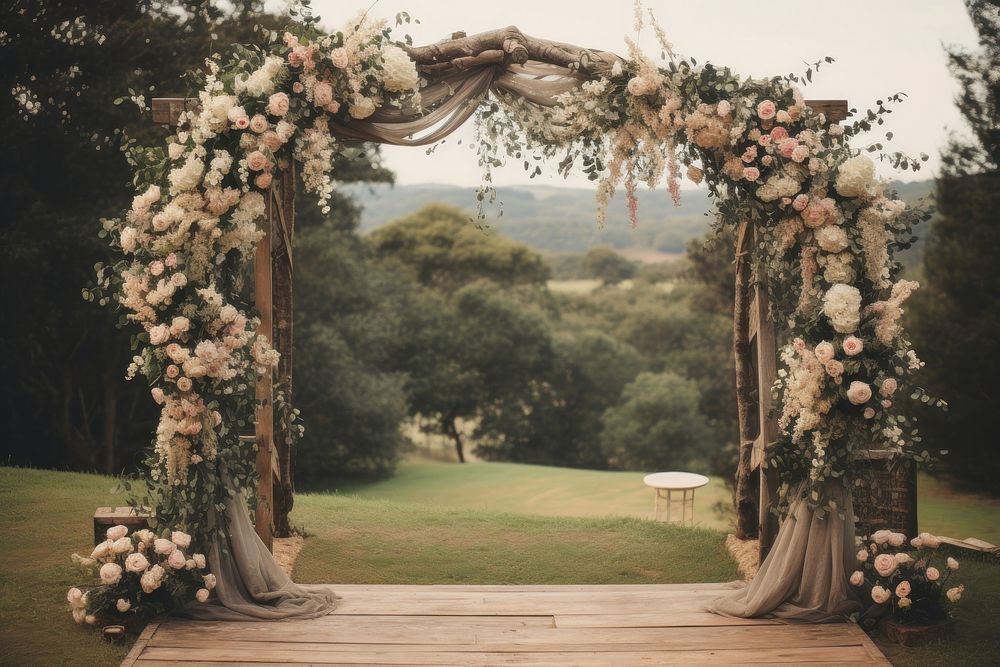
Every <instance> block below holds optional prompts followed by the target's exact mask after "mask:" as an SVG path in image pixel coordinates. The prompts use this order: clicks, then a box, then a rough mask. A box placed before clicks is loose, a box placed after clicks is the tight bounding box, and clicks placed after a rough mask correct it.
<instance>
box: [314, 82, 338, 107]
mask: <svg viewBox="0 0 1000 667" xmlns="http://www.w3.org/2000/svg"><path fill="white" fill-rule="evenodd" d="M313 101H314V102H315V103H316V106H318V107H325V106H326V105H327V104H329V103H330V102H332V101H333V86H331V85H330V84H329V83H327V82H326V81H320V82H318V83H317V84H316V85H315V86H313Z"/></svg>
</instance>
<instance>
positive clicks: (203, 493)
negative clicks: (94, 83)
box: [74, 15, 420, 616]
mask: <svg viewBox="0 0 1000 667" xmlns="http://www.w3.org/2000/svg"><path fill="white" fill-rule="evenodd" d="M311 26H312V22H306V23H304V24H300V25H298V26H297V27H296V28H295V30H296V33H294V34H293V33H292V32H285V33H284V34H283V35H281V36H279V35H277V34H274V35H272V36H271V38H270V41H269V43H268V44H266V45H265V46H263V47H258V46H236V47H234V48H233V50H232V52H231V53H229V54H228V55H227V56H226V57H223V56H218V55H217V56H213V57H212V58H210V59H208V60H207V61H206V63H205V70H204V71H203V72H194V73H192V74H191V77H190V80H191V81H193V82H194V85H195V87H196V92H197V97H198V99H199V103H200V104H199V108H198V110H196V111H188V112H185V113H184V114H183V115H182V116H181V118H180V122H179V124H178V131H177V132H176V133H175V134H174V135H173V136H171V137H170V138H169V139H168V142H167V144H166V146H165V148H144V147H139V146H135V145H134V144H127V145H126V146H125V149H126V156H127V158H128V159H129V161H130V163H131V164H132V165H133V167H134V169H135V179H134V181H135V186H136V189H137V192H138V193H139V194H138V195H137V196H136V197H135V199H134V200H133V202H132V207H131V209H130V210H128V211H127V212H126V213H125V215H124V216H123V217H121V218H118V219H112V220H104V221H102V223H103V229H102V236H106V237H107V238H108V239H109V241H110V243H111V244H112V246H113V247H114V248H115V249H117V250H119V251H120V252H121V254H122V256H123V258H122V260H121V261H119V262H117V263H116V264H114V265H113V266H104V265H98V266H97V286H96V288H95V289H93V290H88V291H85V297H86V298H88V299H89V300H97V301H100V303H102V304H107V305H111V306H112V307H115V308H118V309H120V310H121V311H122V313H123V316H122V318H121V324H122V325H137V326H138V327H139V333H137V334H136V335H135V336H134V337H133V341H132V345H133V349H134V350H135V356H134V357H133V359H132V363H131V364H130V365H129V367H128V371H127V377H129V378H134V377H138V376H142V377H144V378H145V380H146V381H147V382H149V384H150V391H151V396H152V399H153V400H154V401H155V402H156V403H157V404H159V405H160V406H161V414H160V420H159V424H158V426H157V429H156V434H155V439H154V442H153V447H152V451H151V452H150V455H149V457H148V459H147V461H146V464H147V466H148V469H149V474H148V480H147V484H146V487H147V491H146V494H147V495H146V496H145V497H143V498H141V499H137V500H136V503H137V504H141V505H143V506H146V507H152V508H153V509H154V516H153V521H154V522H155V524H156V525H157V526H159V527H161V528H162V529H163V530H167V531H170V530H173V531H186V532H184V533H181V532H174V533H173V534H174V535H182V534H190V535H192V539H193V546H194V547H195V548H198V549H204V548H205V546H206V543H207V542H206V541H207V538H208V537H209V535H210V532H211V531H213V530H222V529H223V526H220V525H218V523H217V522H216V521H215V517H217V516H218V512H219V511H221V510H222V508H223V502H224V500H225V495H224V494H225V493H226V489H225V488H224V485H223V483H222V481H221V477H220V474H221V473H220V464H223V463H224V464H225V469H226V471H227V474H228V475H229V477H230V478H231V479H232V480H233V482H234V483H235V485H236V487H237V489H238V490H239V491H243V490H248V489H250V488H252V482H253V479H254V475H255V472H254V467H253V461H254V453H253V451H252V446H250V447H248V446H246V445H241V444H240V441H239V437H238V433H237V431H236V429H237V428H238V427H240V426H244V425H246V424H248V423H250V422H251V420H252V417H253V409H254V404H253V389H254V383H255V380H256V378H257V375H258V374H259V373H265V372H270V370H271V369H272V368H273V367H274V366H275V365H276V364H277V361H278V354H277V352H276V351H275V350H273V349H272V348H271V346H270V344H269V341H268V340H267V338H266V337H265V336H263V335H261V334H259V333H258V332H257V331H256V328H257V326H258V323H259V322H258V320H257V318H256V317H255V316H254V315H253V314H252V311H251V307H250V305H249V304H248V303H246V302H245V301H244V300H243V298H242V297H241V284H242V280H243V276H244V275H245V272H246V268H247V265H248V262H249V261H250V260H251V259H252V257H253V253H254V248H255V245H256V243H257V241H258V240H259V239H260V238H261V232H260V230H259V229H258V226H257V222H258V219H259V218H260V217H261V216H262V215H264V213H265V209H266V205H267V203H266V197H268V196H270V186H271V182H272V180H273V174H274V170H275V169H276V168H278V166H279V164H280V163H282V162H285V163H287V162H289V161H291V160H295V161H296V162H298V163H299V164H300V165H301V168H300V173H301V176H302V180H303V183H304V185H305V187H306V189H307V190H308V191H309V192H312V193H315V194H316V195H317V197H318V198H319V200H320V202H321V203H322V204H325V202H326V200H327V199H328V198H329V197H330V195H331V193H332V181H331V170H332V168H333V157H334V154H335V153H336V152H337V151H339V150H341V149H342V148H341V147H340V146H339V145H338V144H337V141H336V139H335V138H334V136H333V134H331V129H330V124H331V122H348V119H351V118H353V119H360V118H366V117H368V116H370V115H371V114H372V113H374V112H375V110H376V109H377V108H378V107H380V106H384V105H402V104H408V105H419V104H420V96H419V90H418V84H419V78H418V76H417V70H416V67H415V65H414V64H413V62H412V61H411V60H410V59H409V57H408V56H407V55H406V53H405V51H403V49H402V48H400V47H399V46H398V45H396V44H395V43H393V42H392V41H391V40H390V39H389V34H390V33H389V29H388V28H387V24H386V23H385V21H380V20H374V19H370V18H367V17H366V16H364V15H360V16H359V17H358V18H357V19H356V20H354V21H352V22H350V23H349V24H347V25H346V26H345V27H344V28H343V30H342V31H340V32H337V33H335V34H330V35H324V34H320V33H318V32H317V31H316V30H315V29H314V28H313V27H311ZM324 210H328V209H324ZM119 539H126V538H124V537H122V536H119V537H118V538H116V540H119ZM157 543H159V544H162V545H163V548H166V543H165V542H157ZM138 544H145V542H143V541H140V542H138V543H136V545H135V546H136V557H135V558H133V562H134V563H135V562H139V561H140V557H141V553H142V552H140V551H138ZM122 545H123V548H124V543H122ZM182 548H187V545H186V544H185V545H183V547H182ZM101 549H102V547H99V548H98V551H100V550H101ZM154 552H155V553H157V554H159V551H156V550H155V548H154ZM171 553H174V552H171ZM177 553H179V552H177ZM173 559H174V561H176V562H178V563H179V562H180V561H179V559H180V556H177V555H174V556H173ZM86 560H95V561H97V560H100V558H99V557H98V556H97V555H95V556H92V558H91V559H86ZM200 562H201V561H197V562H196V568H195V571H200V569H201V568H202V567H203V566H204V564H203V563H201V564H200V565H198V564H197V563H200ZM111 565H112V562H111V561H108V563H106V564H105V566H104V567H103V568H102V569H105V568H106V569H107V570H108V571H111V570H113V569H116V568H117V569H121V565H122V564H117V565H114V567H112V566H111ZM150 567H151V568H152V569H150V570H148V571H146V576H147V580H148V579H150V578H151V577H153V576H154V575H153V574H150V573H151V572H153V571H155V572H157V573H159V574H158V575H157V576H160V577H163V583H164V585H166V586H167V587H168V588H169V589H170V590H171V596H172V598H173V599H174V600H175V601H179V600H180V597H183V596H182V595H181V593H182V592H183V591H185V590H187V588H186V586H185V585H184V583H185V582H186V581H187V580H186V579H184V576H185V575H183V574H182V573H183V572H189V571H190V570H188V569H186V568H181V569H178V568H173V567H171V568H166V567H164V566H161V565H152V566H150ZM125 568H126V572H132V570H129V569H128V566H125ZM156 568H159V569H156ZM168 574H169V575H171V576H167V575H168ZM196 576H200V575H196ZM133 578H134V577H131V576H129V577H126V579H125V580H123V581H128V582H129V583H128V584H127V589H128V590H127V591H126V590H125V589H124V588H121V586H126V584H120V585H119V587H117V588H114V589H113V590H114V591H116V593H115V594H119V593H120V594H121V595H122V596H123V597H122V598H121V599H123V600H125V601H126V602H127V603H128V604H130V605H132V604H134V603H135V602H136V598H135V597H134V596H135V595H136V594H137V593H136V590H137V589H135V588H134V587H132V583H134V582H132V579H133ZM127 593H128V595H127ZM179 596H180V597H179ZM81 599H82V598H79V597H76V603H75V604H76V605H77V606H75V609H77V610H78V609H87V610H89V611H90V612H91V615H93V613H92V612H93V611H94V610H98V609H104V610H110V609H112V608H115V607H116V605H117V603H116V602H115V601H114V600H113V599H112V597H111V595H110V593H109V594H104V593H100V594H98V593H96V592H92V593H90V594H88V595H87V602H86V603H85V604H81ZM158 599H159V598H158ZM80 613H82V612H79V613H78V612H76V611H75V612H74V615H75V616H80Z"/></svg>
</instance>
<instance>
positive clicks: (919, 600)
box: [851, 530, 965, 625]
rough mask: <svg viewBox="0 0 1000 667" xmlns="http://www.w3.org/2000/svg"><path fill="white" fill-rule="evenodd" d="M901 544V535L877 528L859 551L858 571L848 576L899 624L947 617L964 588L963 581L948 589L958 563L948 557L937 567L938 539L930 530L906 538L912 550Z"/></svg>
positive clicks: (919, 623)
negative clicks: (908, 538) (905, 549)
mask: <svg viewBox="0 0 1000 667" xmlns="http://www.w3.org/2000/svg"><path fill="white" fill-rule="evenodd" d="M905 545H906V536H905V535H903V534H902V533H895V532H892V531H889V530H879V531H876V532H875V533H874V534H873V535H872V541H871V544H870V545H869V547H868V548H867V549H861V550H860V551H858V556H857V559H858V568H859V569H857V570H855V571H854V573H853V574H851V584H852V585H853V586H857V587H858V588H863V589H866V590H867V591H868V594H869V595H870V596H871V599H872V602H874V603H875V606H876V608H877V609H876V613H877V614H882V615H884V614H888V615H889V616H890V617H891V618H892V619H894V620H896V621H899V622H900V623H903V624H906V625H927V624H930V623H935V622H940V621H943V620H947V619H949V618H951V617H952V612H953V610H954V606H955V605H956V604H957V603H958V601H959V600H961V599H962V593H964V592H965V586H963V585H958V586H952V587H950V588H949V587H948V582H949V581H950V580H951V576H952V574H954V572H955V571H956V570H958V561H957V560H955V559H954V558H952V557H950V556H949V557H947V558H945V560H944V563H943V564H941V567H940V568H939V567H937V566H936V565H935V564H934V563H935V562H936V560H935V558H936V556H937V551H936V550H937V548H938V547H939V546H940V545H941V540H940V539H938V538H937V537H935V536H934V535H931V534H930V533H921V534H920V535H919V536H918V537H915V538H913V539H912V540H910V546H911V547H913V549H915V550H916V551H915V552H912V553H907V552H906V551H901V550H900V549H902V548H904V547H905ZM942 569H943V570H944V572H942V571H941V570H942ZM869 615H871V612H869Z"/></svg>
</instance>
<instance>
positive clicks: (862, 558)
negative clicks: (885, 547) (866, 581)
mask: <svg viewBox="0 0 1000 667" xmlns="http://www.w3.org/2000/svg"><path fill="white" fill-rule="evenodd" d="M867 561H868V550H867V549H861V550H860V551H858V562H859V563H864V562H867Z"/></svg>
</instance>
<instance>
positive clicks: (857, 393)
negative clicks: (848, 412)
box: [847, 380, 872, 405]
mask: <svg viewBox="0 0 1000 667" xmlns="http://www.w3.org/2000/svg"><path fill="white" fill-rule="evenodd" d="M871 397H872V388H871V387H870V386H869V385H868V383H867V382H861V381H860V380H854V381H853V382H851V386H850V387H848V388H847V400H849V401H850V402H851V403H853V404H854V405H864V404H865V403H867V402H868V401H869V400H870V399H871Z"/></svg>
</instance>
